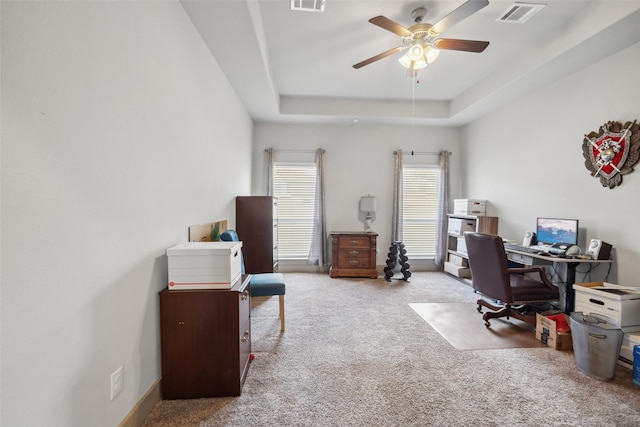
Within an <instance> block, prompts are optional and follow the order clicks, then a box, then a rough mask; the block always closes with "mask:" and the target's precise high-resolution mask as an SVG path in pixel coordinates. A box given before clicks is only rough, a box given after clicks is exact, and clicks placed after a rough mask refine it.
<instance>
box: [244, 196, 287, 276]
mask: <svg viewBox="0 0 640 427" xmlns="http://www.w3.org/2000/svg"><path fill="white" fill-rule="evenodd" d="M236 231H237V232H238V237H239V238H240V240H241V241H242V254H243V256H244V266H245V271H246V272H247V273H273V272H275V271H278V199H277V198H275V197H270V196H238V197H236Z"/></svg>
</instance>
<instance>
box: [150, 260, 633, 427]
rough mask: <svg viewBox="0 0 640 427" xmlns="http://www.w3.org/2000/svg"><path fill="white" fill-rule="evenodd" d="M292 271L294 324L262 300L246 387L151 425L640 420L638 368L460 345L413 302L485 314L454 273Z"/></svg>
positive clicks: (167, 411)
mask: <svg viewBox="0 0 640 427" xmlns="http://www.w3.org/2000/svg"><path fill="white" fill-rule="evenodd" d="M285 279H286V280H287V296H286V313H287V330H286V332H285V333H284V334H281V333H280V330H279V320H278V315H277V313H278V303H277V298H272V299H268V300H266V301H265V300H259V301H258V300H254V306H255V307H254V309H253V310H252V318H251V321H252V340H253V341H252V350H253V352H254V353H255V355H256V358H255V360H254V361H253V362H252V365H251V367H250V369H249V374H248V377H247V381H246V383H245V385H244V388H243V391H242V395H241V396H240V397H225V398H214V399H196V400H182V401H180V400H176V401H162V402H160V403H159V404H158V405H157V406H156V408H154V410H153V411H152V413H151V414H150V415H149V417H148V418H147V420H146V422H145V426H146V427H151V426H274V425H282V426H365V425H367V426H369V425H379V426H382V425H384V426H451V425H467V426H514V425H518V426H540V425H545V426H598V427H601V426H638V425H640V387H638V386H636V385H634V384H633V382H632V377H631V370H629V369H626V368H623V367H621V366H618V368H617V370H616V376H615V379H614V380H613V381H611V382H602V381H598V380H594V379H591V378H589V377H587V376H585V375H583V374H581V373H580V372H578V371H577V369H576V368H575V361H574V358H573V354H572V353H571V352H561V351H556V350H553V349H551V348H548V347H535V348H509V349H495V350H494V349H491V350H486V349H481V350H466V351H460V350H458V349H456V348H455V347H453V346H452V345H451V344H450V343H449V342H448V341H447V340H446V339H445V338H443V336H441V335H440V333H438V332H437V331H436V330H435V329H434V328H433V327H431V326H430V325H429V323H427V322H426V321H424V320H423V319H422V318H421V317H420V316H418V315H417V314H416V312H415V311H414V310H413V309H412V308H411V307H410V306H409V304H417V303H445V304H446V303H456V304H459V303H468V304H469V310H470V311H471V312H473V313H474V316H478V317H479V316H480V315H479V314H478V313H477V312H476V311H475V307H476V306H475V301H476V299H477V298H476V296H475V294H473V292H472V291H471V289H470V288H469V287H468V286H467V285H465V284H463V283H461V282H459V281H457V280H455V279H453V278H451V277H449V276H447V275H445V274H442V273H414V274H413V276H412V277H411V281H410V282H409V283H405V282H403V281H392V282H390V283H389V282H386V281H385V280H384V279H377V280H371V279H330V278H329V277H328V276H326V275H317V274H302V273H295V274H293V273H290V274H285ZM478 317H476V318H475V321H476V322H480V323H481V324H482V321H481V320H480V319H479V318H478ZM470 319H474V317H470ZM524 333H529V332H528V331H524Z"/></svg>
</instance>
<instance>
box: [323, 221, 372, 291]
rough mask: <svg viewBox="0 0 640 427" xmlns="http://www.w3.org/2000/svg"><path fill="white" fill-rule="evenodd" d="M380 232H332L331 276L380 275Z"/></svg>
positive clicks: (370, 276)
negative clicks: (378, 264)
mask: <svg viewBox="0 0 640 427" xmlns="http://www.w3.org/2000/svg"><path fill="white" fill-rule="evenodd" d="M377 238H378V233H364V232H361V233H359V232H349V231H334V232H332V233H331V272H330V273H329V275H330V276H331V277H369V278H372V279H375V278H376V277H378V270H377V269H376V240H377Z"/></svg>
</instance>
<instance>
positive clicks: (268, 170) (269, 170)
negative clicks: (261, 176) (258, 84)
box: [264, 147, 273, 196]
mask: <svg viewBox="0 0 640 427" xmlns="http://www.w3.org/2000/svg"><path fill="white" fill-rule="evenodd" d="M264 151H265V153H267V164H266V165H265V182H266V183H267V194H266V195H267V196H273V148H272V147H269V148H265V150H264Z"/></svg>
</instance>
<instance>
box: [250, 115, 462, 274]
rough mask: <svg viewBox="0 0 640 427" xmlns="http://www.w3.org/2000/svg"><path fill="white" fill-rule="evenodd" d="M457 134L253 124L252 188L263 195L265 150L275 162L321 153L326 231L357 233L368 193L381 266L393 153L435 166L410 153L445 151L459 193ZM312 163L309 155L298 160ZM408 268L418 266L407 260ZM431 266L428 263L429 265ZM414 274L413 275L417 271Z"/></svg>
mask: <svg viewBox="0 0 640 427" xmlns="http://www.w3.org/2000/svg"><path fill="white" fill-rule="evenodd" d="M459 138H460V137H459V131H458V130H457V129H455V128H445V127H420V126H416V127H413V126H383V125H366V124H355V125H354V124H348V125H344V126H339V125H333V126H330V125H294V124H289V125H287V124H267V123H258V124H256V128H255V147H254V152H253V155H254V160H253V161H254V183H253V188H254V192H255V193H256V194H264V193H265V191H266V186H265V184H264V176H265V173H264V165H265V153H264V149H265V148H267V147H273V148H275V149H276V154H275V159H276V161H277V160H278V159H281V158H282V156H288V157H289V158H291V157H292V156H293V154H292V153H283V154H280V153H278V151H277V150H315V149H317V148H324V149H325V150H326V153H325V162H324V165H325V187H326V189H325V193H326V194H325V202H326V214H327V230H328V232H331V231H361V230H364V225H363V223H362V222H360V221H359V220H358V202H359V201H360V197H361V196H366V195H368V194H371V195H373V196H377V198H378V212H377V213H376V220H375V222H374V223H373V226H372V229H373V230H374V231H376V232H377V233H379V236H378V262H377V264H378V265H384V261H385V260H386V257H387V253H388V249H389V246H390V244H391V215H392V212H391V208H392V201H393V172H394V162H395V157H394V155H393V152H394V151H395V150H396V149H401V150H403V153H404V161H405V162H406V163H410V162H431V163H435V164H437V156H433V155H431V156H428V155H415V156H413V157H412V156H411V155H410V152H411V151H412V150H413V151H415V152H438V151H440V150H449V151H450V152H451V153H452V156H451V181H452V183H451V187H452V193H453V192H455V193H459V189H460V182H461V181H460V166H459V165H460V161H461V156H460V152H459V148H458V147H459ZM303 157H306V161H314V159H315V155H314V153H312V152H311V153H305V154H301V155H299V156H298V155H297V156H296V158H297V159H301V158H303ZM409 263H410V265H411V266H412V269H414V270H415V268H414V266H416V268H417V265H418V263H416V262H415V261H411V260H410V262H409ZM430 264H431V265H432V264H433V263H432V262H430ZM416 271H417V270H416Z"/></svg>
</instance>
